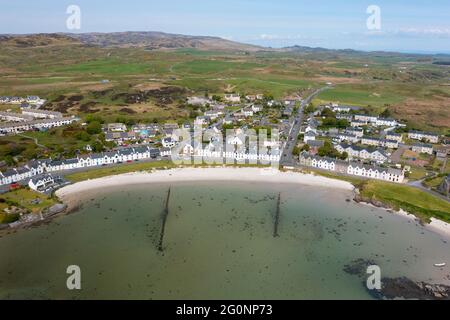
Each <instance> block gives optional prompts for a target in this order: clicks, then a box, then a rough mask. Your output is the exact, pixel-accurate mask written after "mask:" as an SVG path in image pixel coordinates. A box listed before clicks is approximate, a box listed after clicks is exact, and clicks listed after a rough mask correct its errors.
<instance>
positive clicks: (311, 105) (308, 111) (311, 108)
mask: <svg viewBox="0 0 450 320" xmlns="http://www.w3.org/2000/svg"><path fill="white" fill-rule="evenodd" d="M314 111H316V107H314V105H313V104H312V103H310V104H309V105H308V106H307V107H306V108H305V109H304V110H303V113H304V114H310V113H313V112H314Z"/></svg>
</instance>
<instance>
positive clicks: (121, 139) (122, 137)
mask: <svg viewBox="0 0 450 320" xmlns="http://www.w3.org/2000/svg"><path fill="white" fill-rule="evenodd" d="M134 140H136V134H135V133H134V132H123V131H112V132H107V133H105V141H107V142H115V143H117V144H119V145H120V144H123V143H125V142H129V141H134Z"/></svg>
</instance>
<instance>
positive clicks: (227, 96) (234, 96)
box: [225, 93, 241, 102]
mask: <svg viewBox="0 0 450 320" xmlns="http://www.w3.org/2000/svg"><path fill="white" fill-rule="evenodd" d="M225 101H228V102H241V96H240V95H239V94H234V93H230V94H225Z"/></svg>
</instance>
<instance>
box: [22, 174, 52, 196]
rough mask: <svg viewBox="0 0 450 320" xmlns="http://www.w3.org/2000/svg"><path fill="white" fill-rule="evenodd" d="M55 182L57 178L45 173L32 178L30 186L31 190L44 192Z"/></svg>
mask: <svg viewBox="0 0 450 320" xmlns="http://www.w3.org/2000/svg"><path fill="white" fill-rule="evenodd" d="M54 184H55V178H53V176H52V175H51V174H44V175H40V176H36V177H33V178H31V179H30V181H29V182H28V186H29V187H30V189H31V190H34V191H38V192H42V191H45V190H46V189H48V188H49V187H51V186H52V185H54Z"/></svg>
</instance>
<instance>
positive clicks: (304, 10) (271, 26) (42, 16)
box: [0, 0, 450, 53]
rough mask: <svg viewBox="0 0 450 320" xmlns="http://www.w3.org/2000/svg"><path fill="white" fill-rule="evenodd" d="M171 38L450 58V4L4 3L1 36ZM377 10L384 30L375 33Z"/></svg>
mask: <svg viewBox="0 0 450 320" xmlns="http://www.w3.org/2000/svg"><path fill="white" fill-rule="evenodd" d="M72 4H75V5H78V6H79V7H80V9H81V13H82V17H81V18H82V20H81V22H82V24H81V29H80V30H78V31H77V32H94V31H95V32H113V31H163V32H169V33H182V34H191V35H211V36H220V37H224V38H228V39H232V40H235V41H240V42H246V43H252V44H257V45H264V46H272V47H283V46H290V45H295V44H298V45H306V46H313V47H317V46H320V47H326V48H353V49H359V50H394V51H401V52H442V53H450V1H449V0H433V1H425V0H397V1H396V0H382V1H380V0H371V1H364V0H353V1H350V0H347V1H346V0H315V1H312V0H277V1H274V0H272V1H268V0H227V1H220V0H219V1H216V0H191V1H187V0H164V1H154V0H127V1H123V0H117V1H111V0H110V1H106V0H89V1H88V0H70V1H66V0H39V1H31V0H28V1H25V0H14V1H11V0H8V1H6V0H0V33H39V32H69V30H67V29H66V19H67V17H68V15H67V14H66V9H67V7H68V6H69V5H72ZM369 5H377V6H379V7H380V9H381V29H380V30H376V31H373V30H368V29H367V26H366V20H367V18H368V17H369V14H367V13H366V9H367V7H368V6H369Z"/></svg>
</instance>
